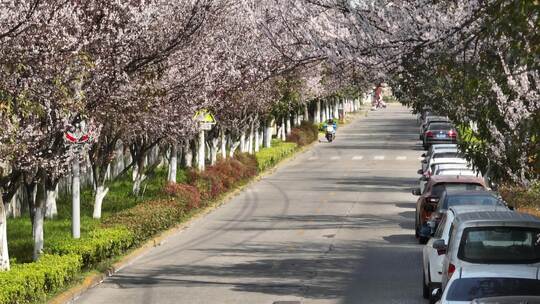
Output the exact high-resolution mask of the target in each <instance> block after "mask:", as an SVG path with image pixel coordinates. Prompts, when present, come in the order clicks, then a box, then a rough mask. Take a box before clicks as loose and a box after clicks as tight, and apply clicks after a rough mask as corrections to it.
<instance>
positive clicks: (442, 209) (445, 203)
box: [419, 189, 508, 238]
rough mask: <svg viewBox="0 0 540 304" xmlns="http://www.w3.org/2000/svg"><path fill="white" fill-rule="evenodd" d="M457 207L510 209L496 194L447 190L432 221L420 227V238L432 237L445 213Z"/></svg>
mask: <svg viewBox="0 0 540 304" xmlns="http://www.w3.org/2000/svg"><path fill="white" fill-rule="evenodd" d="M455 206H494V207H508V206H507V204H506V203H505V202H504V201H503V200H502V199H501V198H500V197H499V196H498V195H497V194H496V193H494V192H490V191H486V190H485V189H481V190H473V191H463V190H460V189H458V190H455V189H445V190H444V191H443V193H442V194H441V197H440V199H439V202H438V203H437V208H436V209H435V211H434V212H433V213H431V216H430V219H429V220H428V221H427V222H426V223H425V224H424V225H423V226H422V227H420V231H419V237H420V238H429V237H431V235H432V233H433V232H434V231H435V230H436V229H437V226H438V224H439V222H440V221H441V218H442V216H443V215H444V213H446V211H447V210H448V208H450V207H455Z"/></svg>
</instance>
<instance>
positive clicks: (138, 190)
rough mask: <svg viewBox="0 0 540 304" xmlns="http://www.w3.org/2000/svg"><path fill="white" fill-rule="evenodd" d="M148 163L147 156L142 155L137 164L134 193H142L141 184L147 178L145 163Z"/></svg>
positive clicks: (137, 194)
mask: <svg viewBox="0 0 540 304" xmlns="http://www.w3.org/2000/svg"><path fill="white" fill-rule="evenodd" d="M145 163H146V157H144V156H142V155H141V156H140V157H139V160H138V164H137V174H136V175H135V180H134V181H133V188H132V192H133V195H135V196H139V194H140V193H141V185H142V183H143V181H144V180H145V179H146V175H145V174H144V170H145V169H144V165H145ZM98 188H99V187H98ZM96 198H97V195H96Z"/></svg>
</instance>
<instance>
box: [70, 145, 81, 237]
mask: <svg viewBox="0 0 540 304" xmlns="http://www.w3.org/2000/svg"><path fill="white" fill-rule="evenodd" d="M75 154H76V155H75V157H74V158H73V165H72V170H73V177H72V182H71V191H72V196H71V234H72V236H73V238H74V239H78V238H80V237H81V187H80V183H81V173H80V172H81V170H80V169H81V168H80V163H79V151H77V152H76V153H75Z"/></svg>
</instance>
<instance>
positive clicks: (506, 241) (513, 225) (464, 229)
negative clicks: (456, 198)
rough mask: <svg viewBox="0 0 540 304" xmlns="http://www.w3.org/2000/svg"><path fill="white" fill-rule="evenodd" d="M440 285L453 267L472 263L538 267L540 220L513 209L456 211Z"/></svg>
mask: <svg viewBox="0 0 540 304" xmlns="http://www.w3.org/2000/svg"><path fill="white" fill-rule="evenodd" d="M450 230H451V233H450V236H449V240H448V245H447V246H445V245H444V243H440V242H439V243H434V244H433V248H434V249H436V250H439V251H444V250H446V251H447V252H446V255H445V256H444V260H443V273H442V279H441V283H442V287H443V289H444V288H445V286H446V284H447V282H448V281H449V280H450V278H451V277H452V275H453V273H454V272H455V271H456V269H458V268H460V267H467V266H470V265H475V264H484V265H486V264H499V265H502V264H507V265H518V264H522V265H529V266H536V267H540V219H538V218H536V217H534V216H532V215H529V214H524V213H518V212H513V211H486V212H473V213H463V214H457V215H456V217H455V218H454V221H453V222H452V226H451V227H450Z"/></svg>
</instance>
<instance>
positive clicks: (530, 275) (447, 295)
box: [433, 265, 540, 304]
mask: <svg viewBox="0 0 540 304" xmlns="http://www.w3.org/2000/svg"><path fill="white" fill-rule="evenodd" d="M539 271H540V269H539V268H538V267H530V266H523V265H483V266H478V265H477V266H465V267H461V268H459V269H457V270H456V274H455V275H454V276H452V279H451V280H450V281H449V282H448V288H446V289H445V290H444V292H442V291H441V289H439V288H437V289H436V290H434V291H433V297H434V298H440V299H439V301H438V302H436V303H440V304H465V303H466V304H470V303H471V301H476V299H482V298H488V297H490V298H491V297H504V296H532V297H537V296H540V278H539V276H538V272H539ZM496 303H498V302H496ZM506 303H514V304H518V303H529V302H506Z"/></svg>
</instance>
